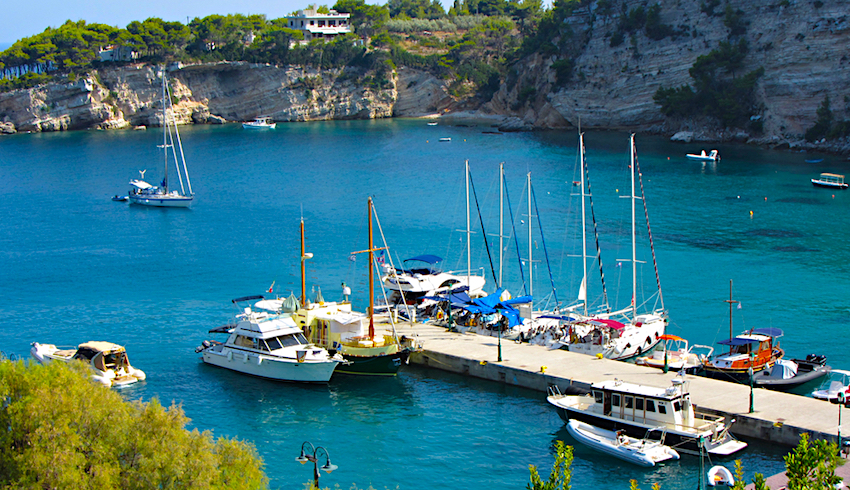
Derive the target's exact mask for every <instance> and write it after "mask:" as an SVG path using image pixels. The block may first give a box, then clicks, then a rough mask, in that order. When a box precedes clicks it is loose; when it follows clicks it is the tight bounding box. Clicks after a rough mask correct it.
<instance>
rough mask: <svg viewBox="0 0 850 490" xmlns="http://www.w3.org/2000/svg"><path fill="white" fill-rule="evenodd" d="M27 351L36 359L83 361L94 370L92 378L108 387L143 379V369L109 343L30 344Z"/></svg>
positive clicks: (120, 385)
mask: <svg viewBox="0 0 850 490" xmlns="http://www.w3.org/2000/svg"><path fill="white" fill-rule="evenodd" d="M30 354H32V357H33V358H35V359H36V360H37V361H38V362H40V363H42V364H47V363H48V362H51V361H62V362H71V361H75V360H79V361H82V362H84V363H86V364H88V365H89V367H90V368H91V370H92V371H93V373H92V375H91V378H92V380H94V381H97V382H98V383H101V384H102V385H104V386H108V387H116V388H117V387H123V386H128V385H131V384H134V383H137V382H139V381H143V380H144V379H145V377H146V376H145V372H144V371H142V370H141V369H136V368H134V367H133V366H131V365H130V359H129V358H128V357H127V351H126V350H125V349H124V347H122V346H120V345H117V344H113V343H112V342H103V341H90V342H86V343H83V344H80V345H78V346H77V347H76V348H73V347H70V348H60V347H56V346H55V345H53V344H39V343H38V342H33V343H32V348H31V349H30Z"/></svg>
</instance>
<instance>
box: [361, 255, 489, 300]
mask: <svg viewBox="0 0 850 490" xmlns="http://www.w3.org/2000/svg"><path fill="white" fill-rule="evenodd" d="M382 257H383V255H381V256H379V258H378V261H379V262H381V261H382V260H383V258H382ZM442 261H443V259H442V258H441V257H437V256H436V255H427V254H426V255H417V256H416V257H411V258H409V259H407V260H405V261H404V263H403V267H402V268H400V269H399V268H394V267H392V266H390V265H389V264H387V263H382V264H381V265H382V267H383V275H382V276H381V282H383V283H384V288H385V289H386V290H387V291H388V292H389V298H388V302H389V304H400V303H406V304H418V303H420V302H421V300H422V299H423V298H424V297H425V296H438V295H440V294H442V293H446V292H449V291H451V290H457V289H458V288H461V287H466V288H468V290H467V294H469V296H471V297H473V298H474V297H479V296H484V283H485V282H486V279H485V278H484V275H483V274H481V275H477V274H476V275H467V274H464V273H460V272H451V271H450V272H443V271H442V269H441V268H440V265H439V264H440V262H442Z"/></svg>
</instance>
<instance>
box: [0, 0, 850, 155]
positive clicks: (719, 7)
mask: <svg viewBox="0 0 850 490" xmlns="http://www.w3.org/2000/svg"><path fill="white" fill-rule="evenodd" d="M322 8H325V9H326V8H327V7H320V10H321V9H322ZM332 8H333V9H334V10H337V11H339V12H346V13H350V14H351V24H352V26H353V28H354V33H353V34H350V35H346V36H339V37H337V38H336V39H334V40H333V41H332V42H327V43H323V42H321V41H311V42H310V43H298V42H297V41H298V40H299V39H298V38H299V36H300V33H299V32H296V31H293V30H290V29H288V28H287V27H285V22H284V21H285V19H283V20H282V19H275V20H271V21H270V20H267V19H265V18H264V17H262V16H240V15H229V16H210V17H207V18H204V19H195V20H193V21H192V22H190V23H189V24H188V25H183V24H180V23H166V22H163V21H161V20H159V19H148V20H146V21H144V22H138V23H132V24H131V25H128V26H127V29H123V30H122V29H117V28H108V29H107V27H108V26H102V25H98V24H85V22H84V21H80V22H77V23H67V24H65V25H63V26H61V27H59V28H58V29H48V30H46V31H45V32H44V33H42V34H40V35H38V36H33V37H32V38H26V39H23V40H21V41H19V42H18V43H16V44H15V45H13V46H12V47H11V48H9V49H8V50H6V51H4V52H3V53H0V63H3V65H2V66H0V68H2V69H3V70H4V71H3V73H4V78H3V80H2V81H0V88H3V89H5V90H6V91H5V92H4V93H2V94H0V121H2V123H0V128H4V129H5V130H6V131H7V132H11V131H15V130H30V131H32V130H36V131H38V130H57V129H75V128H82V127H95V126H98V127H105V128H113V127H125V126H130V125H139V124H155V123H156V121H155V118H153V116H151V115H150V114H151V112H146V111H151V108H152V107H153V106H154V105H155V98H152V94H153V93H154V92H155V90H153V88H154V87H155V86H156V84H155V83H153V82H152V81H151V80H152V79H151V78H150V76H149V75H144V76H140V75H139V73H153V72H154V71H153V70H152V69H151V68H150V67H149V66H150V65H162V64H166V63H171V65H169V66H170V67H172V68H178V67H182V69H179V70H174V71H173V72H172V73H173V75H172V78H173V79H174V80H175V82H174V83H176V84H178V85H179V89H178V90H176V91H175V96H176V97H178V98H179V99H180V102H181V103H180V104H179V107H182V111H183V116H182V119H183V120H185V121H186V122H190V121H192V122H222V121H225V120H239V119H247V118H250V117H253V116H255V115H258V114H260V113H262V114H267V115H271V116H273V117H274V118H275V119H277V120H279V121H297V120H309V119H338V118H365V117H390V116H393V115H403V116H405V115H420V114H426V113H434V112H441V113H443V112H445V111H446V110H449V111H452V112H456V111H470V112H472V111H474V112H475V113H476V114H489V115H495V116H500V117H502V118H503V127H504V128H505V129H542V128H559V127H572V126H577V125H578V124H579V121H580V122H581V124H582V126H583V127H590V128H606V129H614V128H617V129H626V128H628V129H637V130H643V131H652V132H656V133H662V134H674V133H678V132H686V133H687V134H689V135H691V136H689V137H693V138H695V139H705V140H726V139H735V140H749V141H754V142H757V143H767V144H789V143H790V144H791V145H795V144H797V142H799V141H801V140H803V139H804V138H805V139H808V140H809V141H810V142H819V143H820V144H822V145H827V146H828V145H830V144H832V145H839V146H840V145H843V144H846V140H847V134H848V131H850V124H848V122H847V118H848V109H850V71H848V67H850V65H848V63H850V60H848V58H847V54H846V49H845V47H846V46H847V45H848V41H850V21H849V20H848V14H850V12H848V11H847V9H846V5H844V3H843V2H842V1H841V0H750V1H743V0H659V1H646V0H624V1H619V0H593V1H588V0H561V1H557V2H555V3H554V5H553V6H552V7H551V8H543V7H542V5H541V3H540V2H538V1H534V0H523V1H522V2H518V1H516V0H514V1H506V0H481V1H477V2H476V1H475V0H457V1H456V2H455V4H454V6H453V7H452V9H450V11H449V13H448V14H446V13H445V12H443V11H442V7H440V6H439V3H438V2H434V1H431V2H429V1H427V0H390V1H389V2H388V3H387V4H386V5H384V6H375V5H366V4H365V3H364V2H363V1H362V0H340V1H338V2H337V3H336V4H335V5H334V6H333V7H332ZM476 13H477V15H472V14H476ZM110 29H112V30H110ZM85 32H88V34H86V33H85ZM92 32H93V33H92ZM248 32H250V33H251V34H252V36H251V38H252V41H251V42H250V43H248V42H246V33H248ZM74 33H76V34H75V35H76V37H75V35H71V34H74ZM60 34H61V35H60ZM104 36H105V37H104ZM134 36H135V37H134ZM58 39H62V40H63V41H62V42H65V43H66V44H67V43H69V42H70V41H68V39H77V41H74V42H76V44H77V45H79V46H77V47H76V48H75V49H70V48H68V47H67V46H60V45H61V42H58V41H57V40H58ZM105 43H111V44H112V45H116V43H118V44H120V43H124V45H128V46H131V47H132V49H134V50H138V51H136V52H137V53H139V54H140V59H138V60H134V61H132V62H107V63H101V62H96V61H94V54H93V53H94V52H95V51H94V50H95V49H96V47H98V46H102V45H104V44H105ZM71 44H74V43H73V42H72V43H71ZM213 45H214V46H216V48H215V49H210V46H213ZM51 46H54V48H51ZM86 49H88V50H89V51H88V54H86ZM51 50H52V51H51ZM60 52H62V53H65V54H64V55H60V54H59V53H60ZM69 53H76V54H75V55H74V56H76V58H74V57H73V56H71V55H70V54H69ZM87 60H88V61H87ZM178 62H179V64H178ZM27 63H28V64H27ZM254 77H257V78H256V79H255V78H254ZM143 79H144V80H143ZM153 112H155V111H153Z"/></svg>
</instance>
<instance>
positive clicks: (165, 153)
mask: <svg viewBox="0 0 850 490" xmlns="http://www.w3.org/2000/svg"><path fill="white" fill-rule="evenodd" d="M160 73H161V74H162V154H163V157H164V165H163V166H164V167H165V177H163V179H162V182H163V183H164V184H165V185H163V187H162V189H163V190H164V191H165V193H166V194H168V146H169V145H168V120H167V119H168V105H167V98H166V94H165V70H162V71H161V72H160Z"/></svg>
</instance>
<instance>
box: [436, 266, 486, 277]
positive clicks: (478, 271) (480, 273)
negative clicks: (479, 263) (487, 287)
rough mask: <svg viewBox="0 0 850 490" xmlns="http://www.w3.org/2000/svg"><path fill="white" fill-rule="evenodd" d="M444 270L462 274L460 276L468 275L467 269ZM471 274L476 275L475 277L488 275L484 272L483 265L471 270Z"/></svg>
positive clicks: (446, 272) (456, 274)
mask: <svg viewBox="0 0 850 490" xmlns="http://www.w3.org/2000/svg"><path fill="white" fill-rule="evenodd" d="M443 272H444V273H445V274H451V275H453V276H460V277H463V276H466V275H467V274H466V272H467V271H465V270H464V271H443ZM469 275H470V276H475V277H486V276H485V274H484V268H483V267H479V268H478V269H475V270H471V271H469Z"/></svg>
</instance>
